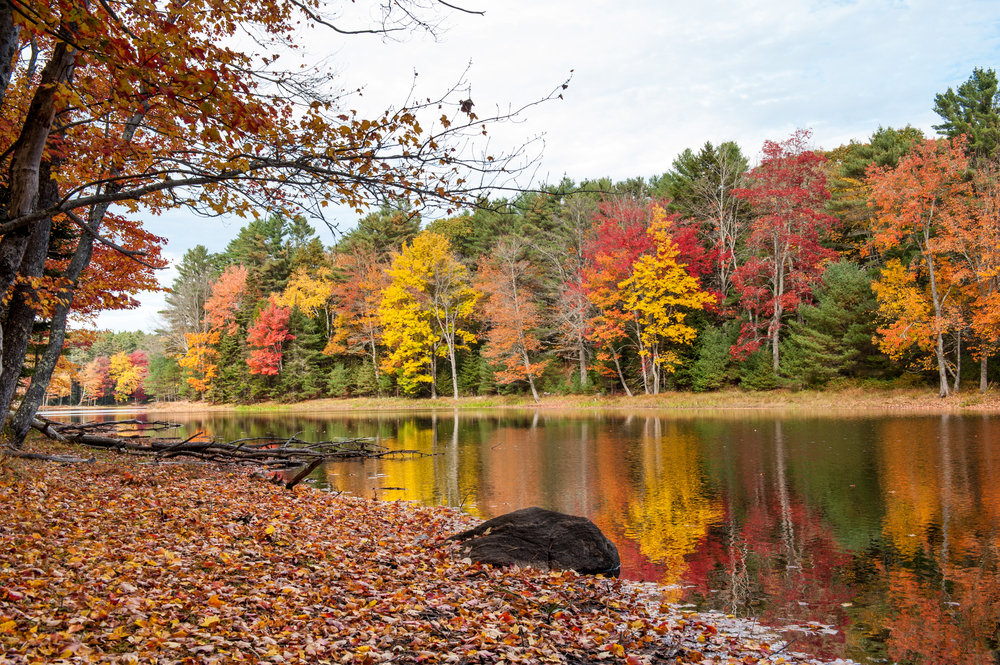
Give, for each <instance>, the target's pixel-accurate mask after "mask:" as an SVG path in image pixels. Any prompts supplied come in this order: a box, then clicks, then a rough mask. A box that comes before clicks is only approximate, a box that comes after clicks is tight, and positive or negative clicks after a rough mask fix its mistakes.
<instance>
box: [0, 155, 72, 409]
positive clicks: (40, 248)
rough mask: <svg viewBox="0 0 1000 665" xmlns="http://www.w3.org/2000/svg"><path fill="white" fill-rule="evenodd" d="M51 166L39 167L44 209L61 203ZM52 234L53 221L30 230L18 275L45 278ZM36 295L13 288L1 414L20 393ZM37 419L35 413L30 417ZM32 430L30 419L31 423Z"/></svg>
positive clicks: (0, 382)
mask: <svg viewBox="0 0 1000 665" xmlns="http://www.w3.org/2000/svg"><path fill="white" fill-rule="evenodd" d="M51 169H52V164H51V163H50V162H43V163H42V164H41V167H40V174H41V176H42V182H41V186H40V190H41V194H40V196H39V199H40V201H41V202H42V205H44V206H46V207H48V206H50V205H53V204H54V203H55V202H56V201H58V200H59V186H58V184H57V183H56V181H55V180H53V179H52V178H51V177H50V174H51ZM51 231H52V218H51V217H49V218H46V219H42V220H39V221H38V222H35V224H34V226H33V227H32V228H31V234H30V235H29V237H28V242H27V243H26V246H25V250H24V254H23V255H22V258H21V263H20V265H19V266H18V274H19V275H20V276H22V277H24V278H26V279H28V280H31V279H35V278H38V277H41V276H42V273H43V272H44V269H45V258H46V256H47V255H48V251H49V235H50V233H51ZM36 298H37V293H36V291H35V288H34V286H33V285H32V284H31V283H30V282H23V283H20V284H17V285H16V286H15V287H14V293H13V295H12V296H11V300H10V303H9V304H8V306H7V312H6V317H5V319H4V329H3V349H4V353H3V358H2V359H0V362H2V365H0V367H2V369H0V377H2V378H0V413H8V412H9V411H10V405H11V402H12V401H13V399H14V393H15V391H16V390H17V384H18V379H19V378H20V375H21V368H22V367H23V365H24V359H25V354H26V353H27V350H28V343H29V341H30V340H31V333H32V330H33V328H34V324H35V308H34V303H35V301H36ZM41 388H42V397H43V398H44V394H45V390H46V389H47V388H48V382H47V381H46V382H45V383H44V384H43V385H42V386H41ZM36 410H37V407H36ZM31 415H32V417H34V413H32V414H31ZM29 427H30V419H29Z"/></svg>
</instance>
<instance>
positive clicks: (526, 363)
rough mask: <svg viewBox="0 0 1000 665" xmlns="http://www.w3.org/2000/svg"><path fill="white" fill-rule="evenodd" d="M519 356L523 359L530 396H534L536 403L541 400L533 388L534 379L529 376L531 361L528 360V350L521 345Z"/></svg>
mask: <svg viewBox="0 0 1000 665" xmlns="http://www.w3.org/2000/svg"><path fill="white" fill-rule="evenodd" d="M521 358H522V359H523V360H524V374H525V376H527V377H528V385H529V386H531V396H532V397H534V398H535V404H538V403H539V402H540V401H541V400H540V399H538V390H536V389H535V379H534V378H533V377H532V376H531V361H529V360H528V352H527V351H526V350H525V348H524V347H523V346H522V347H521Z"/></svg>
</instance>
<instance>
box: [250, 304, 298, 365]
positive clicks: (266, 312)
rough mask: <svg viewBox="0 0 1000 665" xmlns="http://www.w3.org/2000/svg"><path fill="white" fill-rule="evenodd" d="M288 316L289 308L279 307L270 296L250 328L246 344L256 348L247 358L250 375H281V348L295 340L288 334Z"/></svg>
mask: <svg viewBox="0 0 1000 665" xmlns="http://www.w3.org/2000/svg"><path fill="white" fill-rule="evenodd" d="M290 314H291V309H290V308H288V307H281V306H280V305H278V303H277V298H275V297H274V296H271V298H270V300H269V301H268V304H267V307H265V308H264V309H262V310H261V312H260V315H259V316H258V317H257V320H256V321H255V322H254V324H253V325H252V326H250V328H249V330H248V331H247V332H248V335H247V344H249V345H250V346H253V347H257V348H256V349H254V350H253V351H251V352H250V357H249V358H247V365H249V366H250V373H251V374H266V375H270V376H274V375H277V374H280V373H281V360H282V353H281V347H282V346H283V345H284V344H285V342H287V341H289V340H292V339H295V336H294V335H292V334H291V333H289V332H288V317H289V315H290Z"/></svg>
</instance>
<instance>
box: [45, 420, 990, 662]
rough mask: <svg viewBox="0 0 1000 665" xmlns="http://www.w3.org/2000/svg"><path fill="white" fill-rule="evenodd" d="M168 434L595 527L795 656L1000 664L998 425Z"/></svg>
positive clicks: (460, 427)
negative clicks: (377, 447) (316, 444)
mask: <svg viewBox="0 0 1000 665" xmlns="http://www.w3.org/2000/svg"><path fill="white" fill-rule="evenodd" d="M53 415H55V414H53ZM135 415H136V414H130V413H125V412H117V413H115V414H114V415H113V416H103V415H102V416H96V418H100V419H103V418H106V417H108V418H125V417H133V416H135ZM61 417H62V418H64V419H74V420H80V419H81V417H80V416H69V415H61ZM140 417H141V415H140ZM83 418H84V419H94V418H95V416H92V415H87V416H83ZM170 419H171V420H172V421H175V422H179V423H183V424H184V428H183V430H182V431H181V432H180V434H181V435H182V436H190V435H191V434H193V433H194V432H196V431H202V432H206V433H208V434H211V435H214V436H216V437H219V438H223V439H236V438H242V437H248V436H261V435H271V434H273V435H277V436H291V435H293V434H296V433H299V434H298V436H299V437H300V438H303V439H306V440H314V441H315V440H325V439H332V438H339V437H355V436H367V437H375V438H377V439H378V440H379V441H380V442H381V443H382V444H383V445H385V446H387V447H389V448H392V449H407V450H417V451H420V452H422V453H427V454H428V455H429V456H426V457H415V458H409V459H392V460H388V459H387V460H368V461H359V460H353V461H342V462H337V463H332V464H328V465H326V466H325V467H321V468H320V469H318V470H317V472H316V473H315V474H314V478H313V479H312V480H313V481H314V486H316V487H320V488H323V489H327V490H330V491H335V492H345V493H350V494H355V495H358V496H363V497H369V498H374V497H377V498H378V499H382V500H405V501H418V502H421V503H425V504H434V505H437V504H443V505H449V506H455V507H460V508H462V509H463V510H465V511H467V512H470V513H472V514H475V515H478V516H480V517H482V518H490V517H493V516H496V515H500V514H503V513H506V512H509V511H512V510H516V509H519V508H525V507H528V506H542V507H545V508H550V509H553V510H560V511H563V512H567V513H572V514H576V515H586V516H587V517H589V518H591V519H592V520H593V521H594V522H595V523H596V524H597V525H598V526H599V527H600V528H601V530H602V531H604V533H605V534H606V535H608V537H610V538H611V540H613V541H614V542H615V543H616V544H617V546H618V550H619V552H620V554H621V557H622V561H623V567H622V576H623V577H626V578H629V579H635V580H655V581H659V582H662V583H663V584H666V585H670V590H669V591H668V594H669V596H670V598H671V599H672V600H674V601H675V602H679V603H685V604H691V605H692V606H694V607H696V608H698V609H717V610H721V611H723V612H726V613H728V614H734V615H737V616H745V617H755V618H757V619H759V620H760V621H761V622H763V623H766V624H770V625H773V626H776V627H779V628H783V629H784V630H786V632H785V635H786V636H787V638H788V639H789V640H790V641H792V644H791V646H790V647H789V649H790V650H793V651H806V652H811V653H814V654H816V655H819V656H823V657H827V658H833V657H842V658H843V657H847V658H853V659H855V660H858V661H861V662H866V663H876V662H886V661H890V662H893V661H901V662H906V661H913V662H919V663H959V662H961V663H995V662H998V661H1000V574H998V565H997V564H998V554H1000V528H998V527H1000V416H993V415H975V416H960V415H953V414H952V415H941V414H935V415H927V414H917V415H893V416H886V415H884V414H882V413H879V414H875V415H873V414H862V415H854V416H845V415H844V414H843V413H839V414H803V413H802V412H801V411H799V412H787V413H784V412H781V411H733V412H724V411H722V412H720V411H711V412H707V411H706V412H697V411H685V412H676V411H641V412H639V411H631V412H613V411H594V412H582V411H573V412H557V411H492V410H484V411H461V412H456V411H436V412H412V411H409V412H353V413H322V414H315V415H287V414H265V415H258V414H220V413H211V414H190V415H186V414H173V413H172V414H170Z"/></svg>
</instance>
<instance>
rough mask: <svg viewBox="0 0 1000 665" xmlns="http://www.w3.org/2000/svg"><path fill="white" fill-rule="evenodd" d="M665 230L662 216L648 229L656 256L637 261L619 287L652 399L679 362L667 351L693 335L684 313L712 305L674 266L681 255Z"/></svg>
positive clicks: (711, 298) (694, 280)
mask: <svg viewBox="0 0 1000 665" xmlns="http://www.w3.org/2000/svg"><path fill="white" fill-rule="evenodd" d="M670 231H671V222H670V221H669V220H668V219H667V216H666V213H665V212H662V211H661V213H660V214H659V215H658V216H657V217H656V219H654V220H653V223H652V224H651V225H650V227H649V229H648V230H647V233H648V234H649V235H650V236H651V237H652V238H653V240H654V241H655V247H656V249H655V251H656V253H655V254H652V255H650V254H647V255H644V256H641V257H639V259H638V260H637V261H636V262H635V263H634V265H633V268H632V274H631V275H630V276H629V277H628V278H626V279H625V280H623V281H621V282H620V283H619V284H618V287H619V289H621V291H622V296H623V297H622V305H623V307H624V309H625V311H627V312H629V313H630V314H631V316H632V320H633V324H634V326H635V328H636V340H637V341H638V345H639V356H640V359H641V360H642V367H643V384H644V385H645V387H646V392H647V393H649V392H652V393H653V394H654V395H657V394H659V392H660V386H661V372H662V371H666V372H673V371H674V369H675V367H676V365H677V364H678V362H679V358H678V356H677V354H676V353H675V352H674V351H673V349H672V348H671V347H672V346H674V345H681V344H690V343H691V342H692V341H694V339H695V337H696V336H697V331H696V330H695V329H694V328H692V327H691V326H690V325H688V324H687V323H685V318H686V317H687V315H688V313H690V312H691V311H694V310H699V309H702V308H703V307H705V305H707V304H709V303H714V302H715V296H714V295H712V294H710V293H707V292H705V291H703V290H702V288H701V286H700V285H699V283H698V280H697V278H695V277H694V276H692V275H691V274H690V273H689V272H688V271H687V270H686V266H685V264H682V263H679V262H678V257H679V255H680V250H679V249H678V247H677V245H676V244H675V243H674V241H673V239H672V238H671V235H670ZM647 374H648V375H649V379H647ZM650 384H651V385H650Z"/></svg>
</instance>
